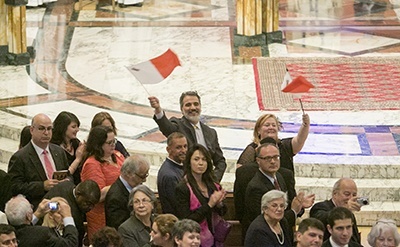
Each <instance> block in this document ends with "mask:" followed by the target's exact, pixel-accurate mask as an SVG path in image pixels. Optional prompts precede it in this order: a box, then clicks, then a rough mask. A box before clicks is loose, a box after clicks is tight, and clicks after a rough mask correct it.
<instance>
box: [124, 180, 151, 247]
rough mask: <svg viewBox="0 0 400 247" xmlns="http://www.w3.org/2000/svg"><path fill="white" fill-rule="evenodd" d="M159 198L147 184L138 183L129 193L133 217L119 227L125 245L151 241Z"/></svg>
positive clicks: (127, 246)
mask: <svg viewBox="0 0 400 247" xmlns="http://www.w3.org/2000/svg"><path fill="white" fill-rule="evenodd" d="M156 203H157V198H156V196H155V194H154V192H153V191H152V190H151V189H149V187H147V186H146V185H143V184H142V185H138V186H136V187H135V188H133V190H132V191H131V193H130V194H129V205H133V211H132V214H131V217H130V218H129V219H127V220H126V221H125V222H124V223H122V224H121V225H120V227H119V228H118V232H119V233H120V234H121V237H122V240H123V246H124V247H131V246H143V245H145V244H147V243H148V242H149V241H150V231H151V226H152V224H153V221H154V216H153V213H154V210H155V208H156Z"/></svg>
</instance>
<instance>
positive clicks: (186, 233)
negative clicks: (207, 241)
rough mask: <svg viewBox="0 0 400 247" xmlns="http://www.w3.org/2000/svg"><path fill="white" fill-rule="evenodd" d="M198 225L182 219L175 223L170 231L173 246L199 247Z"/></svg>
mask: <svg viewBox="0 0 400 247" xmlns="http://www.w3.org/2000/svg"><path fill="white" fill-rule="evenodd" d="M200 231H201V229H200V225H199V223H197V222H196V221H194V220H190V219H183V220H180V221H178V222H176V223H175V225H174V228H173V229H172V237H173V238H174V241H175V244H176V245H175V246H178V247H199V246H200V243H201V239H200Z"/></svg>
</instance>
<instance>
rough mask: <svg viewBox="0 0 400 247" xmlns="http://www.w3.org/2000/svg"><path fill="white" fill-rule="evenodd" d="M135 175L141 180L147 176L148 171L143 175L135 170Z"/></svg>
mask: <svg viewBox="0 0 400 247" xmlns="http://www.w3.org/2000/svg"><path fill="white" fill-rule="evenodd" d="M135 175H136V176H138V177H139V178H141V179H142V180H145V179H146V178H147V177H148V176H149V174H148V173H146V174H144V175H139V174H137V173H136V172H135Z"/></svg>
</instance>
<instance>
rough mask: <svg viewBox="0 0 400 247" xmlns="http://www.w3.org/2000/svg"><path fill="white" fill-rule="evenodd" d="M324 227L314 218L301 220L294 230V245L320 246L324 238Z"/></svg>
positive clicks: (298, 246) (303, 246)
mask: <svg viewBox="0 0 400 247" xmlns="http://www.w3.org/2000/svg"><path fill="white" fill-rule="evenodd" d="M324 231H325V227H324V225H323V224H322V222H321V221H320V220H318V219H315V218H306V219H304V220H302V221H301V222H300V224H299V227H298V228H297V232H296V244H295V246H296V247H310V246H315V247H321V245H322V242H323V240H324Z"/></svg>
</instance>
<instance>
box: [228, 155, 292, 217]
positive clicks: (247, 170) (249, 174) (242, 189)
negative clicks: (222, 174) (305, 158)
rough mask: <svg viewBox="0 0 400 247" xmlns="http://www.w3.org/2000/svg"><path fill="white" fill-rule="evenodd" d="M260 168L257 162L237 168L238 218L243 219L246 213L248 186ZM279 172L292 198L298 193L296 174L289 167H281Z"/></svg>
mask: <svg viewBox="0 0 400 247" xmlns="http://www.w3.org/2000/svg"><path fill="white" fill-rule="evenodd" d="M258 170H259V166H258V164H257V163H256V162H252V163H250V164H246V165H243V166H241V167H239V168H238V169H236V179H235V183H234V185H233V199H234V203H235V214H236V219H238V220H240V221H241V220H242V218H243V215H244V210H245V209H244V205H245V204H244V199H245V194H246V188H247V185H248V184H249V182H250V181H251V179H252V178H253V177H254V175H255V174H256V172H257V171H258ZM279 173H280V174H281V175H282V177H283V180H285V183H286V186H287V189H288V191H287V192H288V198H291V200H292V199H293V198H294V197H295V196H296V195H297V194H296V189H295V180H294V174H293V172H292V171H290V170H289V169H286V168H283V167H281V168H280V169H279Z"/></svg>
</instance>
